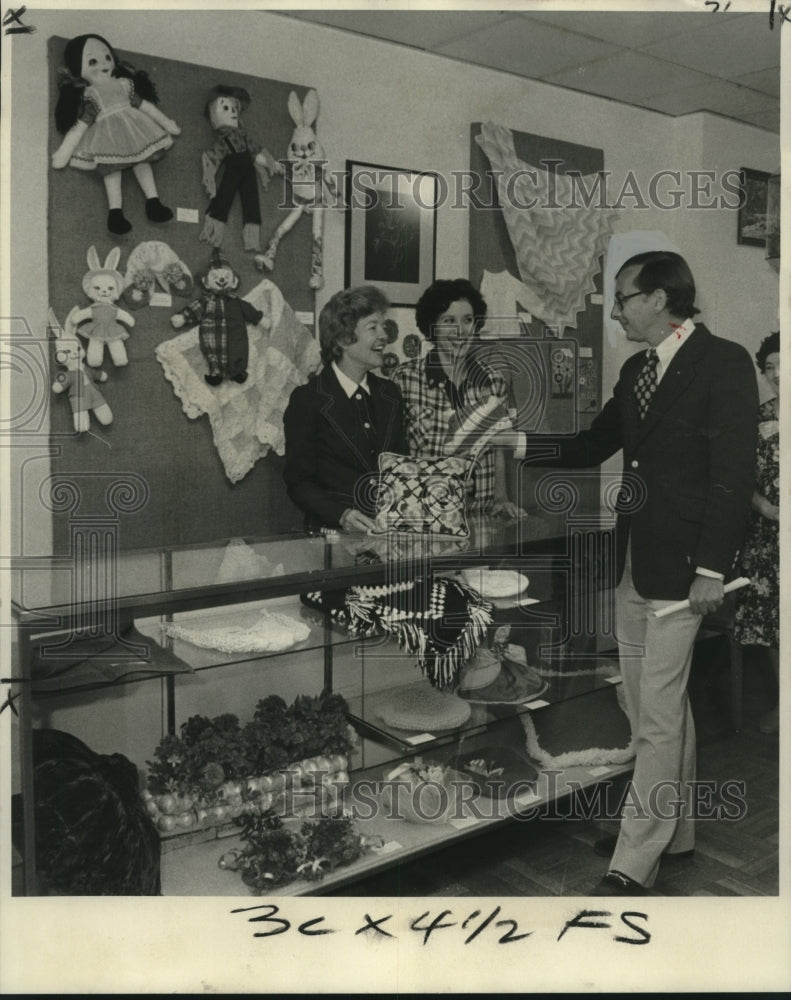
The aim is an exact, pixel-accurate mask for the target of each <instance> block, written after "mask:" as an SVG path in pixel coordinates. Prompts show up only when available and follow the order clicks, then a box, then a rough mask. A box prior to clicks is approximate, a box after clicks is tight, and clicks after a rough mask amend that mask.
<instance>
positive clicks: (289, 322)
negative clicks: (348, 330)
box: [156, 279, 321, 483]
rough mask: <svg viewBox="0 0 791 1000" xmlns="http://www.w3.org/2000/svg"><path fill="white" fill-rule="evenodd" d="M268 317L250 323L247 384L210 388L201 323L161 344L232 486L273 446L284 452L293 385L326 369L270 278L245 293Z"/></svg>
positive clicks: (170, 373) (165, 365)
mask: <svg viewBox="0 0 791 1000" xmlns="http://www.w3.org/2000/svg"><path fill="white" fill-rule="evenodd" d="M243 298H244V299H246V300H247V301H248V302H250V303H251V304H252V305H253V306H255V307H256V308H257V309H260V310H261V312H263V314H264V318H263V319H262V320H261V322H260V323H259V324H258V326H255V327H252V326H248V328H247V335H248V340H249V362H248V369H247V371H248V378H247V381H246V382H245V383H244V384H243V385H238V384H237V383H236V382H229V381H228V382H223V383H222V384H221V385H219V386H216V387H211V386H209V385H207V384H206V382H205V380H204V377H203V376H204V375H205V373H206V371H207V368H206V362H205V361H204V358H203V355H202V354H201V350H200V347H199V345H198V328H197V326H196V327H194V328H193V329H191V330H187V331H186V332H185V333H181V334H179V335H178V336H177V337H173V338H172V339H171V340H166V341H164V342H163V343H161V344H159V346H158V347H157V349H156V358H157V361H159V363H160V364H161V365H162V369H163V371H164V373H165V378H167V380H168V381H169V382H170V383H171V385H172V386H173V391H174V392H175V394H176V396H177V397H178V398H179V400H180V401H181V405H182V408H183V410H184V413H185V414H186V415H187V417H189V418H190V419H191V420H195V419H196V418H197V417H200V416H203V415H204V414H207V415H208V417H209V421H210V422H211V429H212V437H213V439H214V444H215V446H216V448H217V451H218V453H219V455H220V458H221V460H222V463H223V467H224V469H225V474H226V475H227V476H228V479H229V480H230V481H231V482H232V483H236V482H238V481H239V480H240V479H243V478H244V477H245V476H246V475H247V473H248V472H249V471H250V469H252V467H253V466H254V465H255V463H256V462H257V461H258V459H259V458H262V457H263V456H264V455H266V454H267V453H268V452H269V451H270V449H271V450H274V452H275V453H276V454H278V455H283V454H285V434H284V431H283V413H284V412H285V409H286V406H287V404H288V400H289V396H290V395H291V392H292V391H293V389H295V388H296V387H297V386H298V385H302V384H303V383H304V382H306V381H307V379H308V376H309V375H310V374H312V373H313V372H315V371H317V370H318V368H319V366H320V360H321V358H320V353H319V345H318V342H317V341H316V338H315V337H314V336H313V334H312V333H311V332H310V330H308V329H307V327H305V326H303V324H302V323H300V322H299V320H298V319H297V317H296V315H295V314H294V311H293V309H292V308H291V306H289V304H288V303H287V302H286V300H285V299H284V298H283V295H282V294H281V292H280V290H279V289H278V288H277V286H276V285H275V284H273V282H271V281H269V280H268V279H265V280H264V281H262V282H261V283H260V284H258V285H256V287H255V288H253V289H252V290H251V291H250V292H248V293H247V295H245V296H243Z"/></svg>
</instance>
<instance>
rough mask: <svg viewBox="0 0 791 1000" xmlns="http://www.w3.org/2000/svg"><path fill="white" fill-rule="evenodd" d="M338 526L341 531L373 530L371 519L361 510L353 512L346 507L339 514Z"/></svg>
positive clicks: (353, 510)
mask: <svg viewBox="0 0 791 1000" xmlns="http://www.w3.org/2000/svg"><path fill="white" fill-rule="evenodd" d="M340 524H341V529H342V530H343V531H365V532H368V531H373V529H374V521H373V518H371V517H368V516H367V515H366V514H363V512H362V511H361V510H355V509H354V508H353V507H347V509H346V510H345V511H344V512H343V513H342V514H341V519H340Z"/></svg>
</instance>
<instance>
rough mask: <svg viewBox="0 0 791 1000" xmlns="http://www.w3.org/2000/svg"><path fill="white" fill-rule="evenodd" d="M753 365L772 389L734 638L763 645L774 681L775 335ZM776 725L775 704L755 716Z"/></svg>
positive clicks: (763, 420) (765, 407)
mask: <svg viewBox="0 0 791 1000" xmlns="http://www.w3.org/2000/svg"><path fill="white" fill-rule="evenodd" d="M755 360H756V362H757V363H758V368H759V370H760V372H761V374H762V375H763V376H764V378H765V379H766V381H767V382H768V384H769V385H770V387H771V389H772V391H773V392H774V393H775V395H774V397H773V398H772V399H768V400H767V401H766V402H765V403H762V404H761V408H760V416H759V424H758V430H759V435H758V454H757V463H756V464H757V470H756V485H755V492H754V493H753V500H752V508H753V509H752V512H751V518H750V528H749V531H748V535H747V540H746V541H745V545H744V552H743V553H742V561H741V565H742V572H743V574H744V575H745V576H748V577H749V578H750V579H751V580H752V586H751V587H745V588H744V590H742V591H741V592H740V598H739V604H738V606H737V610H736V619H735V637H736V640H737V641H738V642H740V643H741V644H742V645H744V646H762V647H764V648H765V649H766V652H767V655H768V657H769V662H770V664H771V666H772V671H773V673H774V675H775V679H776V680H777V682H778V686H779V682H780V635H779V631H780V582H779V573H778V559H779V551H780V549H779V546H780V506H779V505H780V424H779V418H780V402H779V400H780V396H779V392H780V334H779V332H778V333H772V334H770V335H769V336H768V337H766V338H765V340H763V341H762V343H761V346H760V347H759V348H758V352H757V354H756V355H755ZM778 728H779V712H778V706H777V705H775V707H774V708H773V709H772V710H771V711H770V712H767V713H766V715H764V716H763V717H762V718H761V721H760V723H759V729H760V730H761V732H762V733H776V732H777V731H778Z"/></svg>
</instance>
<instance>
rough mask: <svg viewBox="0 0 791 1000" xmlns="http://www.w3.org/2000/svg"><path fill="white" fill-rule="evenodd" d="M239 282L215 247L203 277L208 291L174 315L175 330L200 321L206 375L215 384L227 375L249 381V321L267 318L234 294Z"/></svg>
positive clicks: (254, 324) (172, 321) (172, 318)
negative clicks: (206, 368) (206, 366)
mask: <svg viewBox="0 0 791 1000" xmlns="http://www.w3.org/2000/svg"><path fill="white" fill-rule="evenodd" d="M238 285H239V278H238V276H237V274H236V273H235V272H234V270H233V268H232V267H231V265H230V264H229V263H228V261H227V260H226V259H225V257H223V255H222V253H221V252H220V251H219V250H218V249H214V250H213V251H212V256H211V264H210V265H209V270H208V271H207V272H206V276H205V277H204V278H203V287H204V288H205V289H206V293H205V294H204V295H202V296H201V297H200V298H199V299H195V301H194V302H190V304H189V305H188V306H185V308H184V309H182V310H181V312H177V313H175V314H174V315H173V316H171V317H170V322H171V324H172V325H173V328H174V329H175V330H180V329H181V328H182V327H183V326H185V325H186V326H195V324H196V323H199V324H200V326H199V329H198V342H199V344H200V349H201V353H202V354H203V357H204V358H205V359H206V364H207V365H208V366H209V372H208V374H207V375H204V378H205V379H206V381H207V382H208V384H209V385H211V386H217V385H219V384H220V383H221V382H222V381H223V379H226V378H229V379H230V380H231V381H232V382H238V383H240V384H241V383H242V382H246V381H247V356H248V342H247V324H248V323H250V324H251V325H252V326H256V325H257V324H258V323H260V322H261V320H262V319H263V318H264V314H263V313H262V312H261V310H260V309H256V308H255V306H253V305H251V304H250V303H249V302H247V301H246V300H245V299H240V298H239V296H238V295H234V294H233V292H234V290H235V289H236V288H237V287H238Z"/></svg>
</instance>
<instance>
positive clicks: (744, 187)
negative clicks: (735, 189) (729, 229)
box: [736, 167, 769, 247]
mask: <svg viewBox="0 0 791 1000" xmlns="http://www.w3.org/2000/svg"><path fill="white" fill-rule="evenodd" d="M740 173H741V191H742V196H741V207H740V208H739V230H738V233H737V238H736V240H737V243H738V244H739V245H740V246H748V247H765V246H766V209H767V199H768V196H769V174H767V173H764V172H763V171H761V170H750V169H749V167H742V168H741V170H740Z"/></svg>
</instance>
